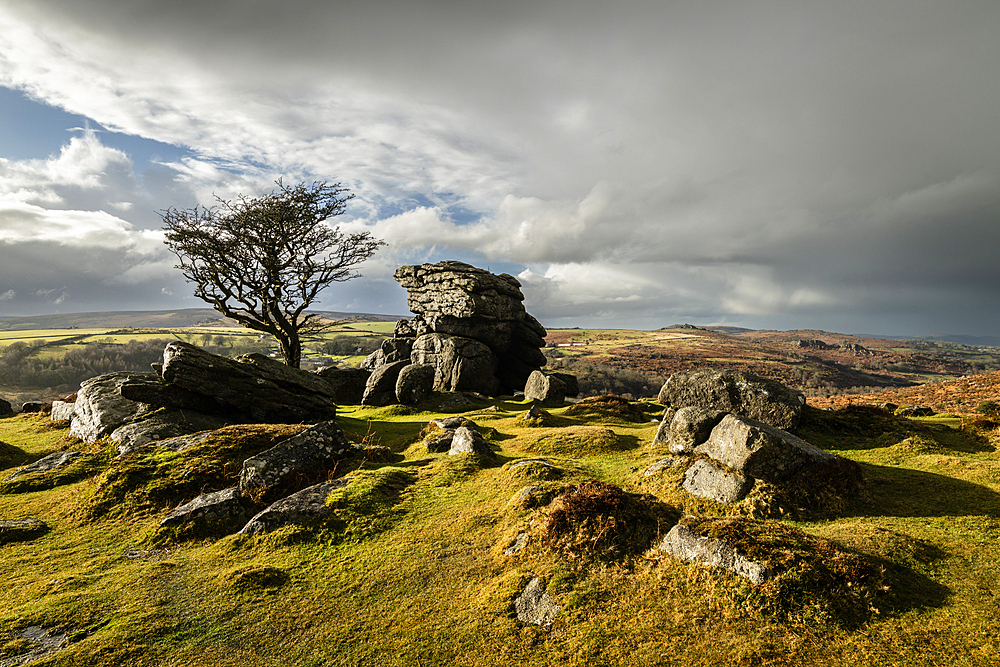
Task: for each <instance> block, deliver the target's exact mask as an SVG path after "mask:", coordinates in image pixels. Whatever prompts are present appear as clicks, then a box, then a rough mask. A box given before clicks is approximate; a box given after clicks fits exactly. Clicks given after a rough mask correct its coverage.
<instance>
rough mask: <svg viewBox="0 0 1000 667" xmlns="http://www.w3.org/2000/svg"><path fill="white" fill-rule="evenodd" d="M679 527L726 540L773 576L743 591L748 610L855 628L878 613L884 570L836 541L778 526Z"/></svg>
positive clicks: (700, 521) (714, 522) (714, 521)
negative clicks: (769, 571)
mask: <svg viewBox="0 0 1000 667" xmlns="http://www.w3.org/2000/svg"><path fill="white" fill-rule="evenodd" d="M681 523H682V524H683V525H685V526H687V527H688V528H690V529H691V530H692V531H694V532H696V533H698V534H700V535H702V536H704V537H712V538H715V539H719V540H722V541H724V542H726V543H727V544H729V545H731V546H732V547H733V548H734V549H736V551H738V552H739V553H740V554H742V555H744V556H745V557H747V558H749V559H751V560H753V561H756V562H759V563H761V564H762V565H763V566H764V567H766V568H768V569H769V570H771V571H772V572H773V573H774V576H773V577H772V578H771V579H769V580H767V581H765V582H764V583H762V584H758V585H756V586H752V585H746V586H745V587H743V588H742V591H741V592H742V596H741V597H742V600H740V602H741V603H742V605H743V606H744V607H746V608H753V609H755V610H757V611H758V612H760V613H763V614H765V615H771V616H778V617H782V618H784V619H787V620H796V621H800V622H801V621H806V622H820V623H825V622H830V621H832V622H834V623H837V624H842V625H847V626H856V625H857V624H859V623H861V622H863V621H865V620H867V619H868V618H869V617H870V616H871V614H872V613H878V612H879V598H880V597H881V596H883V595H884V594H885V593H886V591H887V590H888V586H887V581H886V578H885V573H884V570H882V569H881V568H879V567H878V566H877V565H876V564H875V563H873V562H872V561H871V560H870V559H868V558H866V557H865V556H863V555H862V554H859V553H857V552H854V551H851V550H848V549H846V548H844V547H843V546H841V545H840V544H838V543H836V542H833V541H832V540H828V539H824V538H821V537H816V536H814V535H809V534H808V533H805V532H803V531H801V530H799V529H797V528H794V527H792V526H789V525H787V524H784V523H780V522H777V521H756V520H753V519H745V518H706V517H700V518H699V517H685V518H683V519H682V520H681Z"/></svg>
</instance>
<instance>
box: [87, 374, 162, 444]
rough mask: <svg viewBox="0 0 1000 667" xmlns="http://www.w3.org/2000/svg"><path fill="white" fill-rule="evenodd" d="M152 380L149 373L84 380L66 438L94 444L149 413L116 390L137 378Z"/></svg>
mask: <svg viewBox="0 0 1000 667" xmlns="http://www.w3.org/2000/svg"><path fill="white" fill-rule="evenodd" d="M154 377H155V374H153V373H108V374H106V375H99V376H97V377H95V378H91V379H89V380H84V382H83V383H82V384H81V385H80V391H79V392H77V396H76V403H75V405H76V407H75V409H74V412H73V422H72V424H71V425H70V428H69V434H70V435H71V436H73V437H74V438H79V439H80V440H83V441H84V442H95V441H96V440H97V439H98V438H101V437H103V436H105V435H108V434H110V433H111V432H112V431H113V430H115V429H116V428H118V427H119V426H121V425H122V424H124V423H125V422H127V421H131V420H133V419H135V418H137V417H140V416H142V415H144V414H146V413H147V412H150V411H151V410H152V409H153V408H152V407H151V406H149V405H148V404H146V403H139V402H136V401H131V400H129V399H127V398H125V397H123V396H122V395H121V393H120V392H119V388H120V387H121V385H123V384H125V383H126V382H130V381H133V380H135V379H137V378H143V379H149V378H154Z"/></svg>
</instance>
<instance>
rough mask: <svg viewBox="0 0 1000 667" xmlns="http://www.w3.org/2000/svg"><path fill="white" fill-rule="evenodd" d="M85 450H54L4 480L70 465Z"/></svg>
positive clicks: (7, 480)
mask: <svg viewBox="0 0 1000 667" xmlns="http://www.w3.org/2000/svg"><path fill="white" fill-rule="evenodd" d="M82 454H83V452H53V453H52V454H49V455H48V456H45V457H43V458H40V459H38V460H37V461H35V462H34V463H32V464H31V465H27V466H24V467H23V468H19V469H17V470H16V471H14V473H13V474H11V475H8V476H7V477H5V478H4V480H3V481H5V482H9V481H11V480H12V479H17V478H18V477H21V476H23V475H27V474H28V473H32V472H48V471H49V470H55V469H56V468H61V467H63V466H66V465H69V464H70V463H71V462H72V461H73V459H75V458H76V457H78V456H81V455H82Z"/></svg>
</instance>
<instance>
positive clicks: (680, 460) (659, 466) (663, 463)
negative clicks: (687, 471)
mask: <svg viewBox="0 0 1000 667" xmlns="http://www.w3.org/2000/svg"><path fill="white" fill-rule="evenodd" d="M687 461H688V459H686V458H684V457H683V456H668V457H667V458H665V459H660V460H659V461H657V462H656V463H654V464H653V465H651V466H649V467H648V468H646V471H645V472H644V473H642V476H643V477H650V476H652V475H655V474H656V473H658V472H660V471H661V470H665V469H667V468H677V467H679V466H682V465H684V464H685V463H687Z"/></svg>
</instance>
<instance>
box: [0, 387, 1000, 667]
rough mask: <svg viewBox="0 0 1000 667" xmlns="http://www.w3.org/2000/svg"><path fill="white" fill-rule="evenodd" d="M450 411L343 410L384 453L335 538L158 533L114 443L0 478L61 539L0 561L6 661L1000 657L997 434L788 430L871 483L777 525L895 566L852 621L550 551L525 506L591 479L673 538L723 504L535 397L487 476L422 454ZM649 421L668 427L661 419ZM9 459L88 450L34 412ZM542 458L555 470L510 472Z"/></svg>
mask: <svg viewBox="0 0 1000 667" xmlns="http://www.w3.org/2000/svg"><path fill="white" fill-rule="evenodd" d="M441 398H442V396H440V395H436V396H435V397H433V398H432V399H430V400H429V401H428V402H427V403H426V404H423V405H421V406H419V407H418V408H414V409H410V408H401V407H399V406H395V407H389V408H377V409H375V408H362V407H359V406H342V409H341V416H340V417H338V421H339V422H340V423H341V424H342V425H343V427H344V429H345V431H347V432H348V435H349V437H350V438H351V439H352V440H354V441H356V442H359V443H364V444H366V445H369V446H371V445H381V446H383V447H387V448H388V449H389V450H391V454H389V453H387V452H385V450H378V449H369V450H366V451H371V452H381V453H380V454H377V455H376V454H372V455H371V456H369V455H367V454H366V455H365V456H364V457H361V458H360V459H359V460H356V461H354V462H353V463H351V465H350V466H348V467H347V468H345V469H341V470H339V471H337V474H348V473H350V474H354V475H359V479H364V480H368V482H367V483H368V484H369V486H367V487H366V486H363V485H362V486H359V489H360V490H359V491H358V492H356V493H355V495H354V496H350V495H347V496H344V498H343V499H342V500H341V501H340V502H341V503H342V505H341V506H342V507H343V508H344V509H343V511H342V514H341V515H339V516H340V519H339V520H338V522H336V523H335V524H330V525H325V526H321V527H314V528H312V529H298V530H294V529H286V530H282V531H278V532H277V533H273V534H270V535H267V536H262V537H252V538H244V537H239V536H230V537H224V538H221V539H202V540H198V539H193V540H186V541H180V542H171V541H170V540H165V539H164V538H163V536H162V535H159V534H158V533H157V530H156V529H157V524H158V521H159V519H160V518H161V517H162V516H163V515H164V514H165V513H166V512H167V511H168V510H169V509H170V507H169V505H172V504H175V503H177V502H180V501H182V500H186V498H176V499H175V500H174V501H172V502H171V503H168V504H167V505H162V506H155V505H150V504H149V503H148V502H145V501H143V500H142V498H144V497H147V496H144V495H143V493H144V491H143V488H144V487H143V486H142V484H145V483H147V482H142V483H140V484H139V486H137V487H136V492H137V493H138V494H139V495H135V496H132V498H133V500H132V501H129V502H127V503H126V502H124V501H122V503H121V504H120V505H111V506H108V505H107V503H106V502H105V501H104V500H102V499H106V498H107V497H108V496H107V493H108V489H109V485H110V484H111V482H110V481H109V480H111V479H112V477H111V476H109V475H111V471H114V470H116V469H119V468H121V466H124V465H128V463H127V462H126V463H123V462H120V461H118V462H116V461H115V460H114V459H112V458H111V456H112V451H111V450H112V447H111V446H110V445H108V444H105V443H98V444H97V445H94V446H90V447H85V450H86V451H88V452H89V453H90V454H91V455H92V456H91V457H90V458H89V459H88V463H87V464H86V466H82V467H81V468H80V469H79V470H77V471H76V473H75V475H76V476H75V477H67V478H65V479H63V480H62V481H63V482H64V483H63V484H61V485H58V486H55V487H54V488H43V487H44V485H45V484H44V482H45V480H38V482H39V484H40V486H38V487H37V490H31V489H30V488H19V489H14V488H12V487H11V486H9V485H7V486H3V485H0V491H2V493H0V518H17V517H23V516H29V515H30V516H36V517H39V518H41V519H43V520H44V521H45V522H46V523H48V524H49V525H50V526H51V528H52V530H51V531H50V532H49V533H47V534H45V535H43V536H42V537H39V538H37V539H35V540H33V541H29V542H23V543H15V544H4V545H0V554H2V558H0V577H2V580H3V581H4V582H6V584H7V585H6V586H4V587H3V590H2V591H0V664H3V659H4V658H9V657H11V656H15V655H18V654H20V653H23V652H25V651H26V650H28V649H29V648H30V645H29V644H28V643H27V642H26V641H25V640H23V639H21V638H20V637H19V635H18V634H17V631H18V630H20V629H22V628H26V627H29V626H41V627H43V628H47V629H53V630H61V631H64V632H67V633H68V637H69V644H68V646H67V648H65V649H64V650H62V651H60V652H59V653H56V654H53V655H51V656H49V657H47V658H45V659H44V660H42V661H41V662H39V663H36V664H39V665H47V666H54V665H82V664H86V665H115V666H118V665H125V664H128V665H185V666H187V665H213V666H215V665H281V666H289V665H303V666H306V665H309V666H314V667H315V666H321V665H329V666H332V665H376V664H378V665H423V666H427V665H452V664H456V665H518V664H526V663H530V664H540V665H551V664H565V665H748V666H749V665H851V666H854V665H948V666H949V667H950V666H953V665H968V666H972V665H977V666H978V665H983V666H985V665H994V664H997V662H998V661H1000V630H998V629H997V628H998V627H1000V605H998V604H997V600H998V595H1000V546H998V544H1000V541H998V538H1000V454H998V453H997V450H996V445H997V444H998V442H1000V434H998V433H997V432H996V431H994V430H986V431H977V430H974V429H972V428H971V427H970V426H969V424H968V423H965V422H963V420H962V419H961V418H960V417H957V416H953V415H939V416H937V417H934V418H929V419H913V420H910V419H903V418H896V417H892V416H890V415H888V414H886V415H884V416H882V417H873V416H872V415H871V414H868V415H867V416H865V415H861V416H858V415H853V416H851V415H841V414H840V413H830V412H823V411H815V410H814V411H812V412H811V413H810V416H809V417H808V418H807V419H806V421H805V422H804V423H803V425H802V427H801V428H800V429H799V433H800V434H801V435H802V436H803V437H805V438H806V439H808V440H809V441H811V442H813V443H815V444H817V445H819V446H822V447H824V448H826V449H829V450H831V451H835V452H837V453H839V454H841V455H843V456H845V457H848V458H851V459H854V460H855V461H858V462H859V463H860V464H861V465H862V468H863V470H864V472H865V475H866V478H867V487H866V490H865V492H864V493H863V494H862V495H861V496H859V497H857V498H854V499H852V501H851V502H850V504H849V507H847V509H846V510H845V511H843V512H840V513H839V514H838V515H837V516H833V517H826V518H822V519H817V518H812V519H810V518H807V517H798V519H797V520H792V517H786V520H784V521H783V522H782V523H783V524H785V525H791V526H794V527H797V528H799V529H802V530H804V531H805V532H806V533H807V534H808V535H812V536H816V537H822V538H828V539H831V540H833V541H834V542H835V543H836V544H837V545H840V547H842V548H844V549H846V550H848V551H849V552H850V553H853V554H860V555H861V556H862V557H863V558H864V559H865V560H866V561H867V562H869V563H871V564H873V566H874V567H875V568H876V569H877V570H878V571H879V572H881V573H882V574H881V575H880V576H882V577H884V579H883V581H884V585H885V586H884V590H883V588H882V585H881V584H880V585H879V588H878V590H877V591H876V595H875V596H874V597H872V598H864V600H865V601H864V603H863V604H853V603H847V602H844V601H843V600H841V599H839V598H833V599H831V598H830V597H829V594H828V593H827V591H825V590H824V589H823V588H822V587H819V588H812V587H809V586H805V585H804V586H805V587H804V588H802V589H794V588H792V589H787V590H782V591H778V592H777V593H775V592H774V591H771V592H768V591H767V590H765V589H763V588H760V587H754V586H751V585H749V584H748V583H746V582H745V581H744V580H742V579H739V578H737V577H735V576H733V575H730V574H727V573H724V572H722V571H718V570H712V569H708V568H706V567H703V566H694V565H688V564H685V563H682V562H680V561H677V560H674V559H673V558H671V557H669V556H666V555H663V554H660V553H659V552H658V551H657V550H656V548H655V544H656V543H657V541H658V539H659V538H658V537H656V536H655V535H650V536H649V537H650V538H651V539H650V541H649V542H648V544H644V545H643V546H642V547H641V548H639V549H638V550H635V551H631V552H621V553H619V552H599V551H597V550H596V547H594V548H593V550H591V548H590V547H588V546H587V545H588V544H592V545H596V544H598V541H599V539H600V537H601V533H597V534H596V535H593V534H592V533H587V532H586V530H585V529H584V528H581V531H583V532H581V533H580V536H579V537H580V540H582V541H580V540H578V541H577V542H576V543H575V547H574V548H572V549H570V548H568V547H566V548H561V547H560V546H559V544H555V543H551V542H547V541H546V539H545V537H544V528H545V527H546V526H547V525H548V523H547V522H548V521H549V516H548V512H549V510H548V509H547V508H546V507H544V506H543V507H530V506H525V505H523V504H519V503H518V501H517V500H516V499H517V498H518V496H519V493H520V492H521V490H523V489H524V488H525V487H526V486H527V485H537V486H539V487H541V488H542V489H548V490H549V491H551V492H552V493H557V492H559V491H560V490H561V489H562V488H563V487H564V486H565V485H567V484H577V483H580V482H583V481H585V480H591V479H596V480H601V481H604V482H609V483H613V484H615V485H618V486H620V487H622V488H624V489H625V490H626V491H629V492H635V493H645V494H655V496H656V497H657V498H658V499H659V501H660V502H661V503H662V505H659V507H661V508H662V509H661V510H660V512H661V514H660V515H658V516H661V515H662V516H663V517H665V519H664V523H663V524H662V525H661V530H665V528H666V525H667V524H666V519H670V520H676V518H677V517H679V516H681V515H683V514H708V515H713V514H720V513H724V512H725V511H726V508H725V507H723V506H719V505H715V504H714V503H711V502H709V501H703V500H696V499H693V498H691V497H689V496H686V494H684V493H683V492H682V491H680V490H679V488H678V486H679V481H680V475H681V474H682V472H681V469H669V468H668V469H666V471H664V472H661V473H659V474H656V475H651V476H648V477H647V476H644V474H643V473H644V471H645V470H646V469H647V468H648V467H649V465H650V464H651V463H652V462H654V461H656V460H658V458H661V457H662V454H663V452H662V451H655V450H653V449H652V448H651V447H650V443H651V441H652V437H653V434H654V432H655V429H656V424H655V423H653V422H652V421H644V422H636V421H628V420H627V419H624V418H622V417H621V416H616V415H615V414H613V413H611V414H609V413H607V412H605V413H597V412H593V413H587V412H582V413H581V412H579V411H577V414H575V415H574V414H570V412H572V410H571V408H560V409H553V410H551V417H550V418H548V422H547V423H546V424H543V425H540V426H528V425H526V423H525V422H524V421H522V420H521V419H520V416H521V415H522V414H523V413H524V411H525V410H526V409H527V407H528V406H527V405H526V404H525V403H523V402H516V401H488V402H481V403H479V404H478V405H477V406H476V409H473V410H471V411H470V412H468V413H466V416H467V417H468V418H470V419H472V420H474V421H475V423H476V424H477V425H478V426H479V427H480V429H481V430H482V431H483V432H484V433H486V434H487V436H488V439H489V441H490V442H491V445H492V446H493V448H494V449H495V450H496V452H497V460H495V461H492V462H491V461H486V460H482V459H477V458H475V457H473V456H471V455H470V456H465V457H448V456H447V455H446V454H428V453H427V449H426V447H425V445H424V444H423V441H422V434H423V433H426V432H427V431H426V430H425V429H426V426H427V423H428V422H429V420H430V419H432V418H435V417H439V416H443V415H441V413H439V412H438V411H437V408H436V405H437V402H438V401H440V400H441ZM993 398H994V399H997V398H1000V395H998V394H995V395H994V396H993ZM643 406H644V410H645V414H646V417H647V418H648V419H650V420H653V419H655V418H656V417H657V415H658V409H659V408H658V406H656V405H655V404H652V403H645V404H643ZM288 428H289V427H284V426H272V427H260V428H259V431H260V433H261V434H262V435H259V436H257V437H262V438H264V439H265V440H266V439H267V438H269V437H275V438H277V437H280V436H279V435H278V434H280V433H285V434H286V435H285V436H283V437H287V433H288V432H289V431H288ZM298 428H301V427H294V429H293V430H295V429H298ZM268 434H272V435H268ZM0 441H2V442H3V445H2V447H3V449H2V450H0V454H2V456H3V457H4V458H0V468H7V469H9V468H12V467H16V466H17V465H23V464H24V463H26V462H28V461H31V460H35V459H37V458H39V457H40V456H42V455H43V454H45V453H47V452H51V451H56V450H62V449H66V448H72V447H79V443H74V442H72V441H71V440H69V439H68V436H67V431H66V428H65V425H64V424H58V423H56V424H54V423H52V422H50V421H48V418H47V416H45V415H18V416H14V417H9V418H6V419H2V420H0ZM539 457H542V458H544V459H546V460H548V461H549V462H550V463H552V464H553V465H554V466H555V468H556V470H557V472H553V471H552V470H551V469H549V468H546V467H539V466H537V465H536V466H525V467H524V468H521V469H512V468H511V466H510V465H509V464H510V463H512V462H515V461H517V460H520V459H524V458H539ZM163 461H167V459H163ZM173 461H174V464H171V465H175V466H176V469H177V470H178V471H180V472H183V471H184V470H188V471H195V470H198V469H199V468H198V461H197V460H196V457H194V456H193V455H192V457H189V458H184V457H178V458H176V459H173ZM164 465H166V464H164ZM351 468H354V472H353V473H351ZM167 470H169V468H167ZM379 480H395V481H394V482H393V483H392V484H388V485H383V486H379ZM152 481H153V480H150V482H148V483H152ZM348 488H351V487H348ZM366 489H367V490H366ZM373 489H374V491H373ZM148 497H151V496H148ZM557 502H558V501H557ZM352 503H353V504H352ZM550 507H551V506H550ZM94 508H103V509H101V510H100V511H98V512H96V513H95V509H94ZM599 518H600V517H598V516H595V517H594V520H595V521H598V520H599ZM622 521H625V519H624V518H622ZM595 525H598V526H601V525H603V526H605V527H606V528H607V527H608V526H609V524H607V523H604V524H601V523H600V522H599V521H598V523H597V524H595ZM612 527H613V526H612ZM601 530H602V531H603V530H605V529H604V528H602V529H601ZM520 531H527V532H528V533H529V534H530V535H531V538H530V539H529V542H528V546H527V547H526V548H525V549H524V551H523V552H520V553H518V554H515V555H505V554H504V549H505V548H507V547H508V546H509V545H510V544H511V542H512V539H513V537H514V536H515V535H516V534H517V533H518V532H520ZM654 532H655V531H654ZM591 535H593V541H591V537H590V536H591ZM647 539H649V538H647ZM531 576H540V577H542V578H543V580H544V581H545V582H546V585H547V587H548V591H549V593H550V594H551V595H552V596H553V597H554V599H555V600H556V602H557V604H559V605H560V606H561V610H560V612H559V614H558V615H557V617H556V620H555V622H554V623H553V624H552V625H551V626H548V627H540V626H535V625H529V624H524V623H521V622H519V621H517V620H516V618H515V616H514V613H513V600H514V598H515V596H516V595H517V594H518V592H519V591H520V590H521V588H523V587H524V585H525V583H526V582H527V581H528V579H529V578H530V577H531ZM844 590H846V589H844ZM859 599H861V598H859Z"/></svg>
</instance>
